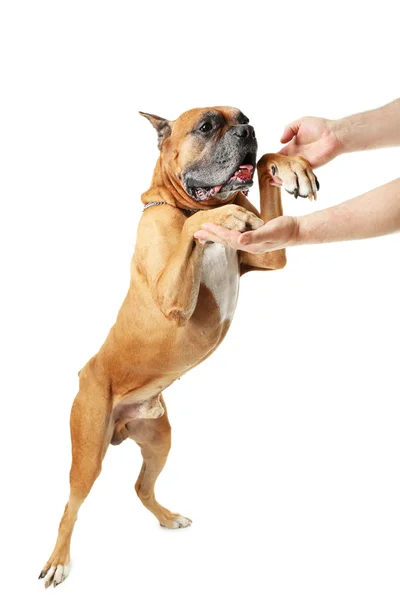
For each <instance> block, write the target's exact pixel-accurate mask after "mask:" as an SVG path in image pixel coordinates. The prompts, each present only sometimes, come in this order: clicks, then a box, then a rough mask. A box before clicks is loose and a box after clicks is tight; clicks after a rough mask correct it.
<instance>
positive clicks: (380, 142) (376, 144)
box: [331, 99, 400, 154]
mask: <svg viewBox="0 0 400 600" xmlns="http://www.w3.org/2000/svg"><path fill="white" fill-rule="evenodd" d="M331 124H332V125H331V127H332V131H333V133H334V134H335V136H336V137H337V139H338V144H339V154H343V153H346V152H356V151H359V150H371V149H373V148H384V147H389V146H398V145H400V99H397V100H394V102H391V103H390V104H387V105H386V106H382V107H381V108H377V109H375V110H370V111H367V112H364V113H359V114H356V115H350V116H349V117H345V118H344V119H338V120H337V121H331Z"/></svg>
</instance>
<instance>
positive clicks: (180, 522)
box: [160, 515, 192, 529]
mask: <svg viewBox="0 0 400 600" xmlns="http://www.w3.org/2000/svg"><path fill="white" fill-rule="evenodd" d="M191 524H192V520H191V519H188V518H187V517H182V516H181V515H178V516H177V517H176V518H174V519H172V520H171V521H170V522H168V524H167V525H163V523H160V525H161V527H165V528H166V529H183V528H184V527H190V525H191Z"/></svg>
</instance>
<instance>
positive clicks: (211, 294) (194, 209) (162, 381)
mask: <svg viewBox="0 0 400 600" xmlns="http://www.w3.org/2000/svg"><path fill="white" fill-rule="evenodd" d="M142 114H144V113H142ZM144 116H145V117H147V118H148V119H149V120H150V122H151V123H152V124H153V125H154V127H155V128H156V129H157V132H158V138H159V148H160V156H159V158H158V161H157V164H156V167H155V170H154V175H153V179H152V182H151V186H150V189H149V190H148V191H147V192H145V193H144V194H143V196H142V201H143V203H144V204H145V210H144V212H143V216H142V218H141V220H140V223H139V228H138V232H137V240H136V247H135V253H134V256H133V259H132V265H131V282H130V287H129V290H128V293H127V296H126V298H125V300H124V302H123V304H122V307H121V309H120V311H119V313H118V317H117V320H116V323H115V324H114V325H113V327H112V328H111V330H110V332H109V334H108V337H107V339H106V341H105V342H104V344H103V346H102V347H101V348H100V350H99V352H98V353H97V354H96V355H95V356H94V357H93V358H91V359H90V360H89V362H88V363H87V364H86V365H85V366H84V367H83V369H82V370H81V371H80V373H79V392H78V394H77V396H76V398H75V401H74V403H73V407H72V411H71V438H72V467H71V472H70V484H71V491H70V497H69V500H68V503H67V505H66V507H65V511H64V515H63V517H62V519H61V523H60V527H59V532H58V539H57V543H56V545H55V548H54V551H53V553H52V555H51V556H50V558H49V560H48V561H47V563H46V564H45V566H44V568H43V570H42V572H41V574H40V578H42V577H43V578H45V586H46V587H48V586H49V585H50V584H51V583H53V584H54V586H56V585H58V584H59V583H61V582H62V581H63V580H64V579H65V577H66V576H67V575H68V571H69V563H70V541H71V535H72V530H73V527H74V523H75V520H76V518H77V514H78V510H79V507H80V506H81V504H82V502H83V501H84V499H85V498H86V496H87V495H88V494H89V492H90V489H91V487H92V485H93V483H94V481H95V480H96V478H97V477H98V475H99V473H100V471H101V464H102V460H103V457H104V455H105V453H106V450H107V448H108V446H109V444H110V442H111V443H112V444H120V443H121V442H122V441H123V440H125V439H126V438H128V437H129V438H132V439H133V440H135V441H136V442H137V444H138V445H139V446H140V448H141V451H142V455H143V466H142V470H141V472H140V474H139V478H138V480H137V482H136V491H137V493H138V495H139V498H140V500H141V501H142V503H143V504H144V505H145V506H146V508H148V509H149V510H150V511H151V512H152V513H153V514H154V515H155V517H156V518H157V519H158V520H159V522H160V524H161V525H163V526H165V527H170V528H172V529H175V528H180V527H187V526H188V525H190V523H191V521H190V519H187V518H186V517H182V516H181V515H179V514H176V513H172V512H170V511H169V510H167V509H166V508H164V507H163V506H161V505H160V504H159V503H158V502H157V500H156V498H155V495H154V485H155V482H156V480H157V477H158V476H159V474H160V473H161V471H162V469H163V467H164V465H165V462H166V460H167V457H168V452H169V449H170V439H171V428H170V424H169V422H168V417H167V412H166V408H165V404H164V400H163V398H162V392H163V390H164V389H165V388H167V387H168V386H169V385H171V383H173V381H175V380H176V379H177V378H178V377H180V376H181V375H183V374H184V373H186V372H187V371H189V369H192V368H193V367H194V366H195V365H197V364H199V363H200V362H202V361H203V360H204V359H205V358H207V357H208V356H209V355H210V354H211V353H212V352H213V351H214V350H215V349H216V348H217V346H218V345H219V344H220V343H221V341H222V340H223V338H224V336H225V334H226V332H227V330H228V328H229V325H230V323H231V320H232V317H233V313H234V310H235V305H236V300H237V295H238V289H239V276H240V275H241V274H242V273H245V272H247V271H250V270H254V269H258V270H271V269H280V268H282V267H284V266H285V264H286V257H285V251H284V250H278V251H276V252H272V253H265V254H259V255H252V254H247V253H245V252H240V253H237V252H236V251H234V250H232V249H230V248H227V247H225V246H223V245H222V244H213V243H211V244H206V245H203V244H201V243H200V242H199V241H198V240H196V239H195V238H194V237H193V234H194V233H195V232H196V231H197V230H198V229H200V228H201V225H202V223H204V222H213V223H217V224H219V225H223V226H225V227H228V228H230V229H235V230H239V231H244V230H245V229H246V228H252V229H256V228H257V227H260V226H261V225H262V224H263V221H262V220H261V219H263V220H264V221H268V220H270V219H273V218H274V217H277V216H279V215H281V214H282V209H281V197H280V189H279V188H278V187H274V186H272V185H270V183H271V182H273V181H274V177H275V178H277V177H278V176H279V177H280V180H281V181H282V182H283V185H284V187H285V188H286V189H287V190H288V191H289V192H290V193H293V194H294V195H295V196H296V197H297V195H301V196H311V197H315V195H316V192H317V188H318V182H317V180H316V178H315V176H314V174H313V173H312V171H311V168H310V165H309V164H308V163H307V162H306V161H305V160H304V159H302V158H288V157H284V156H280V155H277V154H266V155H265V156H263V157H262V159H261V160H260V161H259V162H258V165H257V168H258V179H259V186H260V199H261V214H260V213H259V212H258V211H257V210H256V209H255V208H254V207H253V206H252V205H251V204H250V202H249V201H248V200H247V198H246V193H247V190H248V188H249V187H250V186H251V185H252V179H253V173H254V169H255V165H256V152H257V142H256V137H255V133H254V129H253V127H251V126H250V125H249V124H248V122H249V121H248V119H247V118H246V117H245V116H244V115H243V114H242V113H241V112H240V111H239V110H237V109H235V108H230V107H214V108H206V109H194V110H190V111H188V112H185V113H184V114H183V115H181V116H180V117H179V118H178V119H177V120H176V121H167V120H166V119H161V118H160V117H156V116H155V115H149V114H144ZM275 180H276V179H275ZM260 216H261V218H260Z"/></svg>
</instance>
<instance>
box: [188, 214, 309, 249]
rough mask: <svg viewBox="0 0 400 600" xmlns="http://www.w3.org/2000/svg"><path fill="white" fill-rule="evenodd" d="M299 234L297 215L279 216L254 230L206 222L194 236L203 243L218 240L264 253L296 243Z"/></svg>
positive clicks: (238, 247) (221, 242)
mask: <svg viewBox="0 0 400 600" xmlns="http://www.w3.org/2000/svg"><path fill="white" fill-rule="evenodd" d="M297 234H298V220H297V219H296V218H295V217H287V216H283V217H277V218H276V219H272V221H268V223H265V225H262V226H261V227H259V228H258V229H256V230H254V231H245V232H244V233H240V231H232V230H230V229H226V228H225V227H221V226H220V225H214V224H213V223H204V224H203V225H202V229H200V230H199V231H196V233H195V234H194V237H195V238H197V239H198V240H200V241H201V242H202V243H206V242H207V241H208V242H218V243H220V244H225V245H227V246H230V247H231V248H234V249H235V250H243V251H245V252H250V253H251V254H263V253H264V252H270V251H271V250H280V249H281V248H286V247H287V246H293V245H294V244H295V243H296V239H297Z"/></svg>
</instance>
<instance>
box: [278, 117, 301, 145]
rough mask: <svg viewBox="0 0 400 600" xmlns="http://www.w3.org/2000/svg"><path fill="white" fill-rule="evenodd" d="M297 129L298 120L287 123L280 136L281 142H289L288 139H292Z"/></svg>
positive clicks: (298, 126) (298, 125)
mask: <svg viewBox="0 0 400 600" xmlns="http://www.w3.org/2000/svg"><path fill="white" fill-rule="evenodd" d="M299 129H300V121H293V123H289V125H286V127H285V129H284V131H283V134H282V137H281V144H287V143H288V142H290V140H291V139H293V138H294V136H295V135H297V133H298V131H299Z"/></svg>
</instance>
